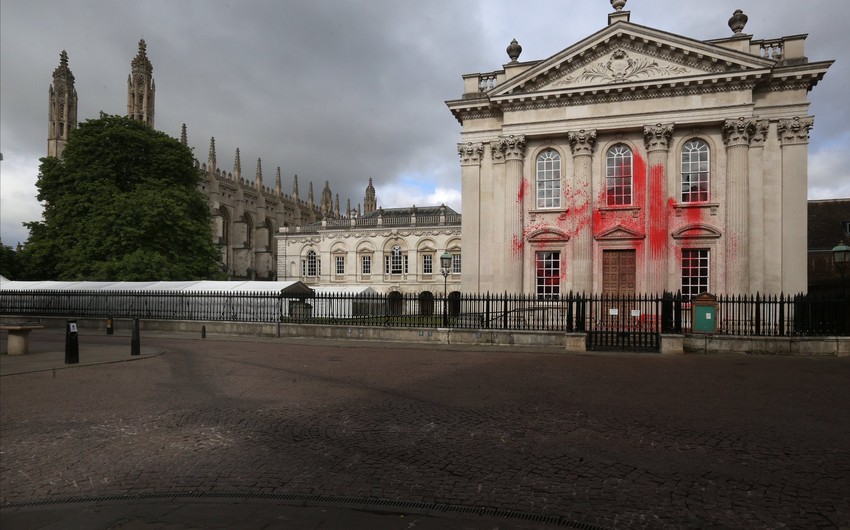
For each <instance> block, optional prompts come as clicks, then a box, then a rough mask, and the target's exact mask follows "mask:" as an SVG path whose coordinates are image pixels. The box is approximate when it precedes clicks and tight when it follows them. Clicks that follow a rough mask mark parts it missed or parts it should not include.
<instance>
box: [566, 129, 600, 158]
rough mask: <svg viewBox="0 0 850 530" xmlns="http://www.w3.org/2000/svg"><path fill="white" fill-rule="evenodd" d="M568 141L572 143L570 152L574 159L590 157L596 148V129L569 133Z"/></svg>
mask: <svg viewBox="0 0 850 530" xmlns="http://www.w3.org/2000/svg"><path fill="white" fill-rule="evenodd" d="M567 140H569V141H570V150H571V151H572V152H573V156H574V157H575V156H590V155H592V154H593V149H594V148H595V147H596V129H591V130H589V131H587V130H585V129H581V130H579V131H569V132H567Z"/></svg>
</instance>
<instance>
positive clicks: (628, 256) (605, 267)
mask: <svg viewBox="0 0 850 530" xmlns="http://www.w3.org/2000/svg"><path fill="white" fill-rule="evenodd" d="M635 256H636V253H635V251H634V250H603V251H602V294H603V295H608V296H616V295H620V296H622V295H633V294H635V285H636V283H637V282H636V273H635Z"/></svg>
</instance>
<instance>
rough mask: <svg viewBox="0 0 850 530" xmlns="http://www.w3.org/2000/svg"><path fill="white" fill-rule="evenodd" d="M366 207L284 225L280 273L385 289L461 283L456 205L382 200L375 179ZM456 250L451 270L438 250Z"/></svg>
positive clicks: (434, 290) (434, 288)
mask: <svg viewBox="0 0 850 530" xmlns="http://www.w3.org/2000/svg"><path fill="white" fill-rule="evenodd" d="M363 205H364V209H363V213H362V214H360V212H358V211H356V210H354V211H352V210H351V209H350V208H349V214H348V215H346V216H345V217H344V218H337V219H323V220H322V221H320V222H316V223H313V224H311V225H307V226H293V227H282V228H281V229H280V232H279V233H278V234H277V236H276V238H277V241H278V245H277V248H278V273H277V277H278V279H279V280H281V281H285V280H299V281H302V282H304V283H306V284H307V285H310V286H311V287H329V288H333V287H338V288H339V289H340V290H342V289H343V288H349V287H352V286H363V287H366V286H368V287H371V288H373V289H374V290H375V291H377V292H380V293H390V292H393V291H397V292H400V293H404V294H421V293H424V292H428V293H431V294H432V295H440V294H444V293H443V290H444V289H447V290H448V292H449V293H451V292H452V291H456V290H458V287H459V286H460V283H461V278H462V267H463V265H462V257H461V216H460V214H458V213H457V212H455V211H454V210H452V209H451V208H449V207H447V206H445V205H441V206H427V207H416V206H413V207H411V208H387V209H384V208H378V207H377V200H376V196H375V188H374V186H373V185H372V179H369V186H368V187H367V188H366V194H365V197H364V200H363ZM445 253H448V254H450V255H451V256H452V261H451V267H450V268H449V269H447V276H446V277H444V276H443V274H442V273H441V267H440V256H442V255H443V254H445Z"/></svg>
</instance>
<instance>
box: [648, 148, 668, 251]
mask: <svg viewBox="0 0 850 530" xmlns="http://www.w3.org/2000/svg"><path fill="white" fill-rule="evenodd" d="M667 245H668V242H667V211H666V210H665V209H664V166H662V165H660V164H658V165H655V166H652V167H651V168H650V169H649V255H650V256H653V257H658V256H661V255H662V254H663V253H664V249H665V248H666V247H667Z"/></svg>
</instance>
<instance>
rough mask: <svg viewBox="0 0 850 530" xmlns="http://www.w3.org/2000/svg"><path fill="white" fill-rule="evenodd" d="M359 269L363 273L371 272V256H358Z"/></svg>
mask: <svg viewBox="0 0 850 530" xmlns="http://www.w3.org/2000/svg"><path fill="white" fill-rule="evenodd" d="M360 270H361V272H362V273H363V274H364V275H368V274H372V256H360Z"/></svg>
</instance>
